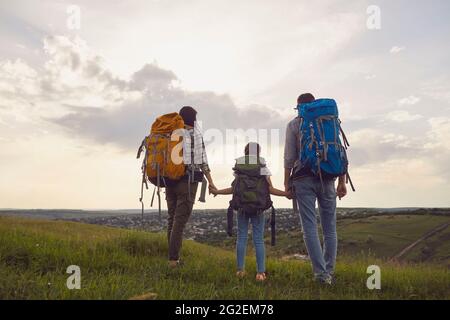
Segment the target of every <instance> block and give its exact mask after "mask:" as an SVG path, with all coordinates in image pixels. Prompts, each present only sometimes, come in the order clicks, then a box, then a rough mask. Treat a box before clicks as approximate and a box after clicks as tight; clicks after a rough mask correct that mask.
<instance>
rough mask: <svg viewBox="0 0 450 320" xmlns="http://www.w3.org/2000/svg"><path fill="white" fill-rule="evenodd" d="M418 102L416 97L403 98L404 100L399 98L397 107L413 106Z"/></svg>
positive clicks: (418, 99)
mask: <svg viewBox="0 0 450 320" xmlns="http://www.w3.org/2000/svg"><path fill="white" fill-rule="evenodd" d="M419 101H420V98H418V97H416V96H409V97H405V98H401V99H400V100H398V105H400V106H403V105H409V106H412V105H415V104H417V103H418V102H419Z"/></svg>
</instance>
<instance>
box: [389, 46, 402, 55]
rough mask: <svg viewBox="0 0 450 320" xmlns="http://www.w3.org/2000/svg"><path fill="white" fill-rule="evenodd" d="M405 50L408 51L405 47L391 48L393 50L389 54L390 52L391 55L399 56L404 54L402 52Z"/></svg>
mask: <svg viewBox="0 0 450 320" xmlns="http://www.w3.org/2000/svg"><path fill="white" fill-rule="evenodd" d="M405 49H406V48H405V47H399V46H393V47H392V48H391V50H389V52H390V53H391V54H397V53H400V52H402V51H403V50H405Z"/></svg>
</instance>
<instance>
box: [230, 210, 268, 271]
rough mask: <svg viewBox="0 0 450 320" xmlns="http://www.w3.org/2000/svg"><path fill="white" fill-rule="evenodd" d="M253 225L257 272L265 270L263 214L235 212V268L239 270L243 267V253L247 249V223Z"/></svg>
mask: <svg viewBox="0 0 450 320" xmlns="http://www.w3.org/2000/svg"><path fill="white" fill-rule="evenodd" d="M249 222H251V223H252V227H253V244H254V246H255V252H256V267H257V272H266V261H265V260H266V250H265V246H264V223H265V219H264V214H245V213H238V214H237V230H238V234H237V243H236V255H237V268H238V270H240V271H243V270H244V267H245V254H246V251H247V239H248V224H249Z"/></svg>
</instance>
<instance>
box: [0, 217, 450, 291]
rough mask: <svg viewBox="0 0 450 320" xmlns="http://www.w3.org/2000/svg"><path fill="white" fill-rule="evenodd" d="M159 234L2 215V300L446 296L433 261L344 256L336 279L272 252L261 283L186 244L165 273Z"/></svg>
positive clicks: (226, 259)
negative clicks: (75, 274)
mask: <svg viewBox="0 0 450 320" xmlns="http://www.w3.org/2000/svg"><path fill="white" fill-rule="evenodd" d="M166 253H167V243H166V240H165V238H164V236H163V235H161V234H152V233H145V232H137V231H129V230H122V229H115V228H108V227H101V226H95V225H86V224H80V223H72V222H62V221H43V220H28V219H17V218H6V217H0V299H129V298H131V297H133V296H136V295H141V294H144V293H148V292H153V293H156V294H157V297H158V299H449V298H450V289H449V288H450V274H449V271H448V270H447V269H445V268H442V267H437V266H432V265H418V266H412V265H394V264H390V263H387V262H384V261H382V260H378V259H371V258H369V257H367V256H366V257H360V258H356V257H346V258H345V257H344V258H341V260H339V261H338V264H337V283H336V284H335V285H334V286H333V287H323V286H320V285H318V284H316V283H315V282H313V281H312V274H311V268H310V265H309V263H307V262H300V261H281V260H277V259H274V258H271V257H269V259H268V262H267V267H268V271H269V272H270V276H269V280H268V281H267V282H266V283H257V282H255V281H254V273H253V272H252V271H253V270H255V260H254V258H252V257H250V256H249V257H248V260H247V262H248V263H247V271H248V272H249V276H248V277H247V278H245V279H243V280H240V279H237V278H236V277H235V276H234V271H235V257H234V253H233V252H231V251H229V250H224V249H220V248H217V247H210V246H207V245H203V244H199V243H195V242H193V241H185V243H184V247H183V259H184V262H185V264H184V266H182V267H181V268H179V269H176V270H169V269H168V268H167V262H166ZM72 264H75V265H78V266H80V268H81V281H82V283H81V286H82V288H81V290H68V289H67V287H66V280H67V277H68V276H69V275H68V274H66V268H67V267H68V266H69V265H72ZM370 264H377V265H379V266H380V267H381V270H382V275H381V279H382V289H381V290H378V291H377V290H375V291H370V290H368V289H367V288H366V285H365V283H366V279H367V277H368V275H367V274H366V268H367V266H368V265H370Z"/></svg>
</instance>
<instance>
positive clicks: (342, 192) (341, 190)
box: [336, 181, 347, 200]
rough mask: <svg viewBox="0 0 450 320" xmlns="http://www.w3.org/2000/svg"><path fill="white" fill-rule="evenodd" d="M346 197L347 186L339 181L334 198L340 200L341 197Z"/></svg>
mask: <svg viewBox="0 0 450 320" xmlns="http://www.w3.org/2000/svg"><path fill="white" fill-rule="evenodd" d="M346 195H347V186H346V185H345V181H339V183H338V186H337V188H336V196H337V197H338V198H339V200H341V199H342V198H343V197H345V196H346Z"/></svg>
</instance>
